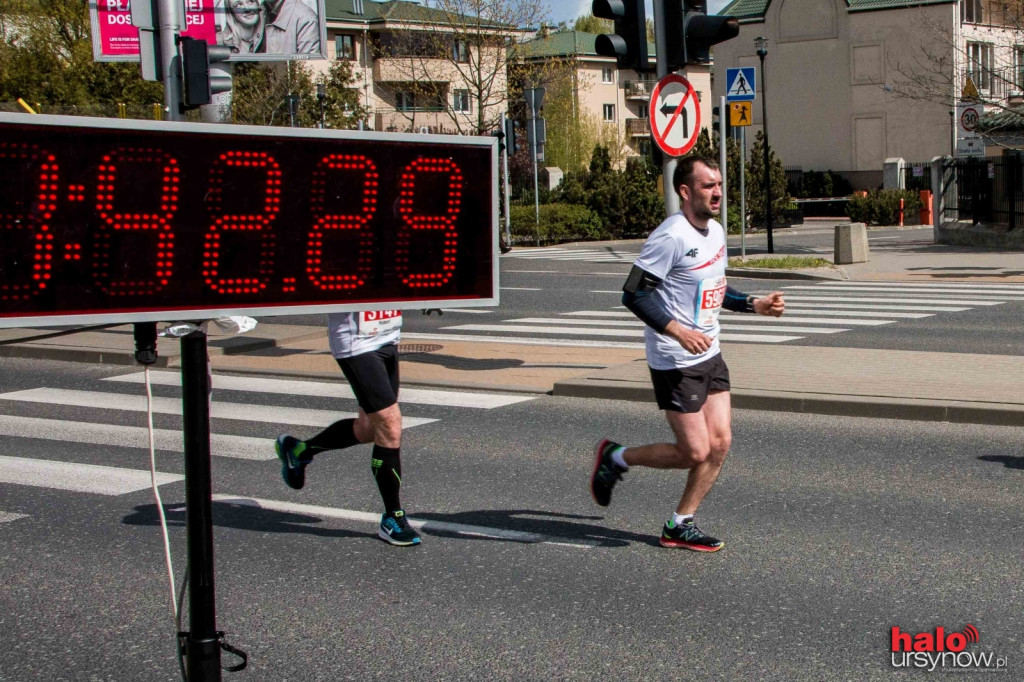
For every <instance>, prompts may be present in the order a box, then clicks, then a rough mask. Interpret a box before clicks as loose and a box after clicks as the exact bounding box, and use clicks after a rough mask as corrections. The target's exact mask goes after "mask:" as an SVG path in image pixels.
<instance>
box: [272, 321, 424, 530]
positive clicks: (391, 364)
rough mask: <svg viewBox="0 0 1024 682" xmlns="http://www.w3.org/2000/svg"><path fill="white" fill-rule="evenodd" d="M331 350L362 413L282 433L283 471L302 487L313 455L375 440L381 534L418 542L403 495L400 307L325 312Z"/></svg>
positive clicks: (372, 465) (292, 484) (373, 461)
mask: <svg viewBox="0 0 1024 682" xmlns="http://www.w3.org/2000/svg"><path fill="white" fill-rule="evenodd" d="M327 323H328V324H327V326H328V335H329V338H330V343H331V353H332V354H333V355H334V357H335V359H336V360H337V361H338V366H339V367H341V371H342V372H344V374H345V378H346V379H348V383H349V385H350V386H351V387H352V392H353V393H355V395H356V400H357V401H358V402H359V416H358V417H356V418H355V419H342V420H340V421H336V422H334V423H333V424H331V425H330V426H328V427H327V428H326V429H324V430H323V431H321V432H320V433H318V434H317V435H315V436H313V437H312V438H310V439H308V440H299V439H297V438H293V437H292V436H289V435H283V436H278V438H277V456H278V457H279V458H280V459H281V477H282V478H284V482H285V483H286V484H288V486H289V487H292V488H295V489H296V490H299V489H301V488H302V486H304V485H305V484H306V467H307V466H309V464H310V463H311V462H312V461H313V456H314V455H318V454H320V453H321V452H326V451H327V450H340V449H342V448H347V447H351V446H353V445H357V444H359V443H369V442H370V441H373V453H372V454H371V459H370V469H371V471H372V472H373V477H374V478H375V479H376V481H377V488H378V489H379V490H380V496H381V498H382V499H383V500H384V515H383V516H381V519H380V528H378V530H377V535H378V536H379V537H380V538H381V539H383V540H384V541H386V542H389V543H391V544H392V545H398V546H402V547H407V546H411V545H418V544H420V536H419V535H418V534H417V533H416V531H415V530H413V529H412V527H411V526H410V525H409V522H408V520H407V519H406V518H405V512H404V511H403V510H402V504H401V501H400V500H399V491H400V488H401V486H402V461H401V454H400V453H401V447H402V412H401V410H400V409H399V407H398V386H399V380H398V340H399V338H400V337H401V334H402V313H401V311H398V310H377V311H367V312H360V313H334V314H331V315H329V316H328V318H327Z"/></svg>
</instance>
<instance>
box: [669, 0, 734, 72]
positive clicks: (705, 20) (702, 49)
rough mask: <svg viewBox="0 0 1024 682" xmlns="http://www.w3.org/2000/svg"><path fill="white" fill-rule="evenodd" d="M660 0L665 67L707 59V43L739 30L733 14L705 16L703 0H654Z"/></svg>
mask: <svg viewBox="0 0 1024 682" xmlns="http://www.w3.org/2000/svg"><path fill="white" fill-rule="evenodd" d="M655 1H656V2H661V3H662V9H663V14H662V16H663V17H664V18H665V36H666V38H667V40H666V41H665V42H666V44H667V46H668V47H667V52H668V54H667V57H668V70H669V71H676V70H678V69H680V68H682V67H683V66H686V65H687V64H707V63H709V62H710V61H711V46H712V45H716V44H718V43H721V42H724V41H726V40H729V39H731V38H735V37H736V36H738V35H739V33H740V22H739V20H737V19H736V17H720V16H710V17H709V16H708V14H707V11H708V3H707V0H655Z"/></svg>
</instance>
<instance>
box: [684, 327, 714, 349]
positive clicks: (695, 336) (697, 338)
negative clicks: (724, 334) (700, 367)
mask: <svg viewBox="0 0 1024 682" xmlns="http://www.w3.org/2000/svg"><path fill="white" fill-rule="evenodd" d="M676 340H677V341H679V345H680V346H682V347H683V348H685V349H686V350H687V352H690V353H693V354H694V355H700V354H701V353H703V352H704V351H706V350H707V349H708V348H711V338H710V337H708V336H705V335H704V334H701V333H700V332H698V331H695V330H693V329H682V330H680V331H679V333H678V335H677V336H676Z"/></svg>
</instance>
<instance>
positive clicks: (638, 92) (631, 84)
mask: <svg viewBox="0 0 1024 682" xmlns="http://www.w3.org/2000/svg"><path fill="white" fill-rule="evenodd" d="M657 84H658V81H656V80H640V81H623V86H624V87H623V89H624V90H625V91H626V99H642V100H648V99H650V97H651V92H653V91H654V86H655V85H657Z"/></svg>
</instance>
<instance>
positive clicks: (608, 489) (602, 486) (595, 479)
mask: <svg viewBox="0 0 1024 682" xmlns="http://www.w3.org/2000/svg"><path fill="white" fill-rule="evenodd" d="M619 447H622V446H621V445H619V444H618V443H616V442H614V441H610V440H608V439H607V438H606V439H604V440H602V441H601V442H600V443H598V444H597V451H596V453H595V457H594V472H593V473H592V474H591V475H590V494H591V495H592V496H593V498H594V502H597V503H598V504H599V505H601V506H602V507H607V506H608V503H609V502H611V501H612V488H614V487H615V484H616V483H618V482H619V481H621V480H622V474H623V471H624V470H623V469H622V468H620V467H619V466H618V465H617V464H616V463H615V462H614V460H612V452H614V451H615V448H619Z"/></svg>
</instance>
